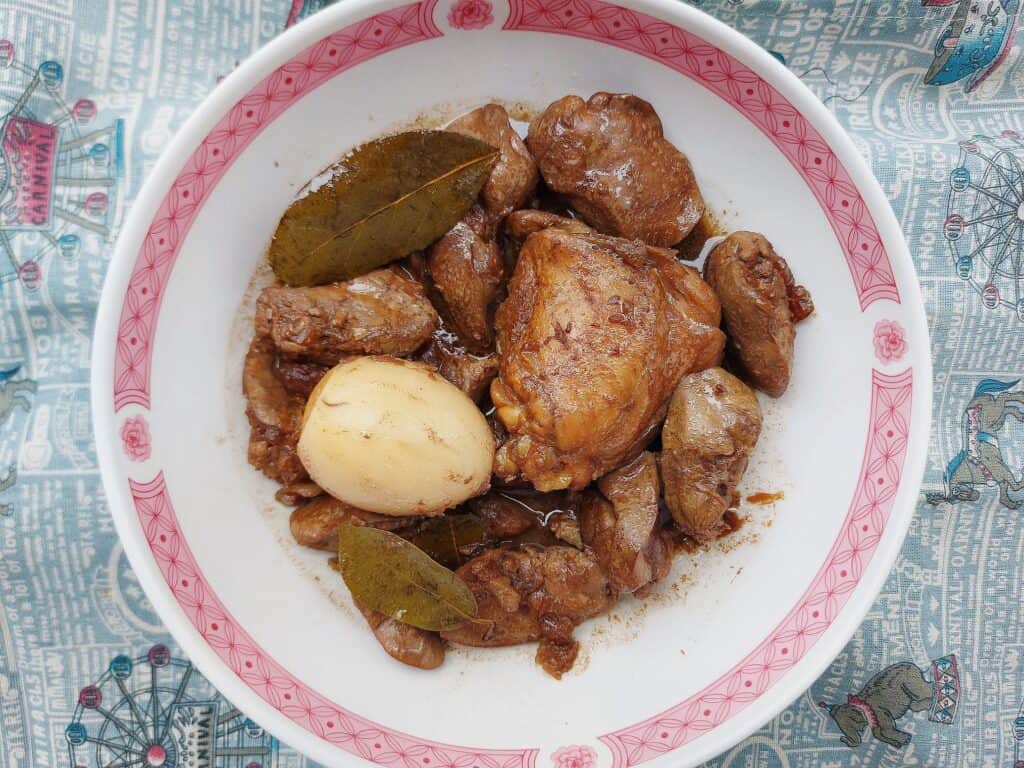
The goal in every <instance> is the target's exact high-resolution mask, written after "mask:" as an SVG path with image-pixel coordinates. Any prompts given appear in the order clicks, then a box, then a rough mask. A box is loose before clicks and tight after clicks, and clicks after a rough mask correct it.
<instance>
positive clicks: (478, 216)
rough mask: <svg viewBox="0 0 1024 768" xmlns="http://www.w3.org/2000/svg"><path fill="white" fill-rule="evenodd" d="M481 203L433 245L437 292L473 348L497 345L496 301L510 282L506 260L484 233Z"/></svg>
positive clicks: (430, 260) (430, 258)
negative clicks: (505, 283) (506, 280)
mask: <svg viewBox="0 0 1024 768" xmlns="http://www.w3.org/2000/svg"><path fill="white" fill-rule="evenodd" d="M483 216H484V214H483V210H482V209H481V208H480V207H479V206H476V207H475V208H474V209H473V210H471V211H470V213H469V214H467V215H466V218H464V219H463V220H462V221H460V222H459V223H458V224H456V225H455V226H454V227H453V228H452V229H451V230H450V231H449V232H448V233H447V234H446V235H445V236H444V237H442V238H441V239H440V240H438V241H437V242H436V243H434V244H433V245H432V246H430V248H429V249H428V251H427V267H428V269H429V272H430V277H431V279H432V281H433V291H432V293H431V296H432V297H433V299H434V303H435V304H436V305H437V308H438V309H439V310H440V312H441V316H442V317H443V318H444V320H445V323H446V324H447V325H448V326H449V327H450V328H451V329H452V330H453V331H454V332H455V333H456V335H458V337H459V340H460V341H461V342H462V344H463V345H464V346H465V347H466V349H468V350H469V351H470V352H475V353H478V354H486V353H487V352H488V351H490V350H491V348H492V347H493V346H494V331H493V314H494V312H493V309H494V307H493V304H494V301H495V299H496V298H497V297H498V294H499V292H500V291H501V287H502V285H503V284H504V282H505V261H504V258H503V257H502V253H501V249H500V248H499V247H498V243H497V242H496V241H495V240H494V239H493V238H486V237H485V236H482V234H481V232H482V231H483V229H484V227H485V225H484V223H483Z"/></svg>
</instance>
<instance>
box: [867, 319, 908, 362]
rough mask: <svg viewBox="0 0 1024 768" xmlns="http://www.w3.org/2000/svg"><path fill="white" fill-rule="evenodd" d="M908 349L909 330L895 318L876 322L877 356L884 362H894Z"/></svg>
mask: <svg viewBox="0 0 1024 768" xmlns="http://www.w3.org/2000/svg"><path fill="white" fill-rule="evenodd" d="M906 351H907V332H906V330H904V328H903V326H902V325H900V324H899V323H897V322H896V321H895V320H879V321H878V322H877V323H875V356H876V357H877V358H878V359H879V360H881V361H882V362H883V363H894V362H896V361H897V360H899V359H900V358H901V357H903V355H904V354H906Z"/></svg>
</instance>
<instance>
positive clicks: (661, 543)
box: [580, 451, 672, 592]
mask: <svg viewBox="0 0 1024 768" xmlns="http://www.w3.org/2000/svg"><path fill="white" fill-rule="evenodd" d="M597 488H598V491H599V493H598V492H594V491H589V492H588V493H587V497H586V500H585V501H584V504H583V508H582V509H581V511H580V530H581V533H582V535H583V543H584V544H586V545H587V546H588V547H590V548H591V549H592V550H593V552H594V556H595V557H596V558H597V561H598V563H600V565H601V568H602V569H603V570H604V572H605V573H606V574H607V575H608V578H609V580H610V581H611V583H612V586H613V587H614V588H615V589H616V590H618V591H619V592H636V591H637V590H639V589H642V588H643V587H645V586H647V585H648V584H650V583H652V582H654V581H659V580H661V579H663V578H665V576H666V575H668V571H669V568H670V566H671V564H672V555H671V550H670V549H669V546H668V542H667V540H666V539H665V537H664V536H663V535H662V534H661V532H660V531H659V530H658V497H659V494H660V490H661V488H660V483H659V481H658V465H657V461H656V460H655V458H654V454H652V453H649V452H647V451H644V452H643V453H641V454H640V455H639V456H637V457H636V458H635V459H634V460H633V461H631V462H630V463H629V464H627V465H625V466H624V467H620V468H619V469H617V470H615V471H614V472H609V473H608V474H607V475H605V476H604V477H602V478H601V479H600V480H598V481H597Z"/></svg>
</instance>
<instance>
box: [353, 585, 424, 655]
mask: <svg viewBox="0 0 1024 768" xmlns="http://www.w3.org/2000/svg"><path fill="white" fill-rule="evenodd" d="M353 602H355V604H356V608H358V609H359V612H360V613H362V614H363V618H364V619H366V623H367V624H369V625H370V629H371V630H373V636H374V637H376V638H377V642H379V643H380V645H381V647H382V648H383V649H384V650H385V651H387V653H388V655H389V656H391V658H393V659H397V660H398V661H400V662H402V663H403V664H408V665H409V666H410V667H417V668H419V669H437V668H438V667H439V666H441V664H442V662H444V643H443V642H442V641H441V638H440V637H439V636H438V634H437V633H436V632H428V631H427V630H425V629H420V628H419V627H414V626H412V625H411V624H403V623H402V622H400V621H398V620H397V619H392V618H391V617H390V616H385V615H384V614H383V613H380V612H379V611H375V610H373V609H372V608H367V607H366V606H365V605H363V604H362V603H361V602H359V601H358V600H355V598H353Z"/></svg>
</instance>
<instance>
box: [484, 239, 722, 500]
mask: <svg viewBox="0 0 1024 768" xmlns="http://www.w3.org/2000/svg"><path fill="white" fill-rule="evenodd" d="M718 324H719V306H718V301H717V299H716V298H715V296H714V293H713V292H712V291H711V289H710V288H709V287H708V285H707V284H706V283H705V282H704V281H703V280H701V278H700V276H699V275H698V273H697V272H696V271H695V270H693V269H691V268H690V267H687V266H684V265H682V264H680V263H679V262H678V261H676V260H675V259H673V258H671V257H669V256H668V255H666V253H665V252H664V251H663V250H662V249H649V248H647V247H646V246H644V245H643V244H642V243H639V242H631V241H628V240H621V239H618V238H612V237H607V236H604V235H597V234H581V233H573V232H567V231H564V230H562V229H559V228H554V227H553V228H548V229H544V230H542V231H540V232H536V233H534V234H532V235H530V236H529V237H528V238H527V239H526V242H525V243H524V244H523V247H522V249H521V251H520V253H519V261H518V263H517V265H516V269H515V272H514V273H513V275H512V278H511V280H510V281H509V289H508V298H507V299H506V300H505V301H504V302H503V303H502V305H501V306H500V307H499V309H498V312H497V315H496V321H495V325H496V336H497V351H498V357H499V364H498V378H497V379H495V380H494V381H493V382H492V383H491V399H492V401H493V402H494V405H495V406H496V408H497V411H496V415H497V418H498V420H499V421H500V422H501V423H502V425H503V426H504V427H505V429H506V430H507V432H508V435H509V437H508V439H507V440H505V441H504V443H503V444H502V445H501V447H500V448H499V449H498V452H497V455H496V457H495V474H496V475H497V477H498V479H499V480H501V481H503V482H510V481H512V480H515V479H517V478H522V479H524V480H527V481H529V482H530V483H532V484H533V485H534V487H536V488H537V489H538V490H542V491H548V490H556V489H560V488H573V489H576V490H579V489H582V488H584V487H585V486H586V485H587V484H588V483H590V481H591V480H593V479H595V478H597V477H600V476H601V475H603V474H605V473H606V472H608V471H610V470H612V469H615V468H616V467H618V466H620V465H621V464H622V463H623V462H625V461H628V460H629V459H631V458H632V457H634V456H635V455H636V454H637V453H638V452H639V451H640V450H641V449H642V448H643V447H644V446H645V445H646V444H647V443H648V442H649V441H650V439H651V438H652V436H653V435H654V434H655V433H656V431H657V428H658V425H659V422H660V421H661V419H662V418H663V417H664V414H665V410H666V408H667V406H668V401H669V398H670V397H671V395H672V391H673V390H674V389H675V386H676V384H677V383H678V381H679V379H680V377H681V376H682V375H683V374H684V373H687V372H689V371H693V370H702V369H703V368H707V367H710V366H712V365H716V364H718V361H719V360H720V358H721V353H722V348H723V344H724V337H723V335H722V332H721V331H720V330H719V329H718Z"/></svg>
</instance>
